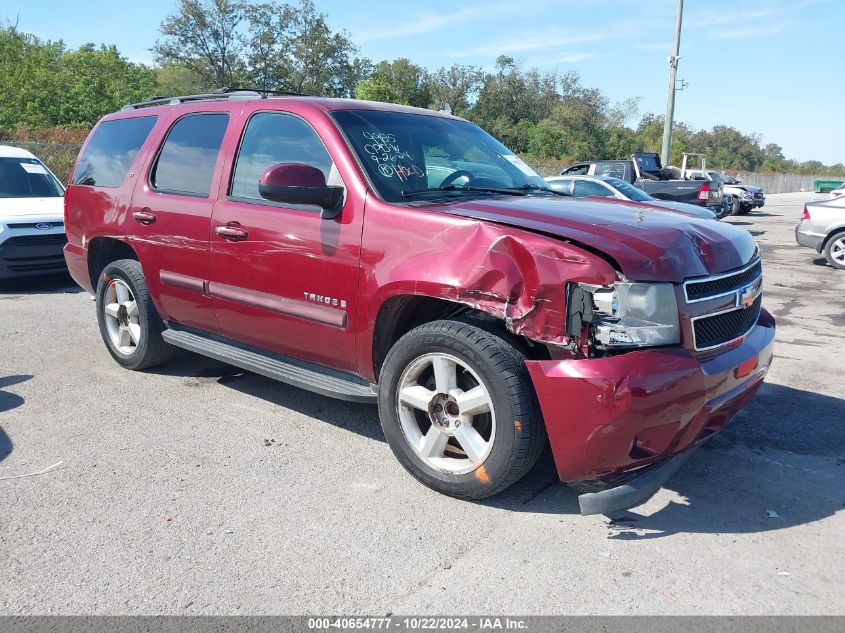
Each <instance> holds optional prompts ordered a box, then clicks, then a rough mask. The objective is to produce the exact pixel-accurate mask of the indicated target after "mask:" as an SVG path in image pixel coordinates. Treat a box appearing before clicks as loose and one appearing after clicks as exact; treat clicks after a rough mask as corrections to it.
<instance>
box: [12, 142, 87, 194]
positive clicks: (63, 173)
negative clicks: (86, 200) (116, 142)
mask: <svg viewBox="0 0 845 633" xmlns="http://www.w3.org/2000/svg"><path fill="white" fill-rule="evenodd" d="M0 145H11V146H13V147H20V148H21V149H25V150H27V151H29V152H32V153H33V154H35V155H36V156H37V157H38V158H39V160H41V162H43V163H44V164H45V165H47V167H49V168H50V171H52V172H53V173H54V174H56V177H57V178H58V179H59V180H60V181H62V182H63V183H65V184H66V183H67V182H68V180H69V179H70V171H71V169H73V163H74V161H75V160H76V155H77V154H78V153H79V148H80V147H82V145H81V144H80V143H58V142H54V141H18V140H4V139H0Z"/></svg>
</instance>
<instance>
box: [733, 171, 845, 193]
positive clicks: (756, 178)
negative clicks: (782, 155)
mask: <svg viewBox="0 0 845 633" xmlns="http://www.w3.org/2000/svg"><path fill="white" fill-rule="evenodd" d="M816 180H842V179H841V178H831V177H830V176H805V175H801V174H743V175H742V182H743V183H745V184H746V185H755V186H757V187H762V188H763V191H765V192H766V193H793V192H798V191H812V190H813V182H814V181H816Z"/></svg>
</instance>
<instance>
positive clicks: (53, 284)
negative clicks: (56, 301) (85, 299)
mask: <svg viewBox="0 0 845 633" xmlns="http://www.w3.org/2000/svg"><path fill="white" fill-rule="evenodd" d="M57 292H60V293H77V292H82V288H80V287H79V286H78V285H76V282H75V281H74V280H73V279H72V278H71V276H70V275H68V274H62V275H44V276H40V277H16V278H14V279H2V280H0V300H9V299H15V298H17V297H18V296H22V295H43V294H53V293H57Z"/></svg>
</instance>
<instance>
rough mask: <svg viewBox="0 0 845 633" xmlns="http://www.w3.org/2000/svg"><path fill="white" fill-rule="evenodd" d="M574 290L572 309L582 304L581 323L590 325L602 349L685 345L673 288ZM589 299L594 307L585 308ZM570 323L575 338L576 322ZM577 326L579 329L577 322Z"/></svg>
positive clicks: (570, 294)
mask: <svg viewBox="0 0 845 633" xmlns="http://www.w3.org/2000/svg"><path fill="white" fill-rule="evenodd" d="M571 286H575V287H576V288H570V289H569V290H570V291H569V292H567V295H568V297H570V300H571V302H572V303H571V305H575V306H577V305H578V304H579V302H580V304H581V305H582V309H581V311H580V312H579V315H578V316H579V319H578V320H580V321H581V322H582V323H584V322H587V323H589V324H590V329H591V333H592V335H593V338H594V340H595V341H596V343H597V344H598V345H599V346H602V347H614V348H620V347H651V346H656V345H675V344H677V343H680V342H681V329H680V325H679V323H678V302H677V300H676V299H675V288H674V286H673V285H672V284H670V283H632V282H617V283H615V284H613V285H612V286H591V285H587V284H571ZM579 290H580V291H581V292H578V291H579ZM582 293H583V294H582ZM588 297H589V298H590V299H591V303H592V305H591V306H585V304H586V303H587V301H586V299H587V298H588ZM573 300H574V301H573ZM584 307H586V308H587V309H586V310H584V309H583V308H584ZM568 321H569V322H568V323H567V329H568V330H570V332H569V333H570V334H574V332H573V331H572V330H573V327H572V324H573V322H572V320H571V319H570V318H568ZM574 325H576V326H577V320H576V322H575V323H574Z"/></svg>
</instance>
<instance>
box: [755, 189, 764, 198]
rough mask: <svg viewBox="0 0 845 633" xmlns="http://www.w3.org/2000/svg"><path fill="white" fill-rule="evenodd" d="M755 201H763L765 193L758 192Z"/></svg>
mask: <svg viewBox="0 0 845 633" xmlns="http://www.w3.org/2000/svg"><path fill="white" fill-rule="evenodd" d="M754 199H755V200H762V199H763V192H762V191H758V192H756V193H755V194H754Z"/></svg>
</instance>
